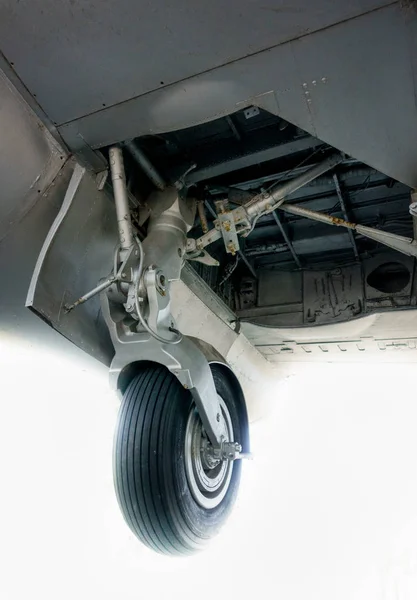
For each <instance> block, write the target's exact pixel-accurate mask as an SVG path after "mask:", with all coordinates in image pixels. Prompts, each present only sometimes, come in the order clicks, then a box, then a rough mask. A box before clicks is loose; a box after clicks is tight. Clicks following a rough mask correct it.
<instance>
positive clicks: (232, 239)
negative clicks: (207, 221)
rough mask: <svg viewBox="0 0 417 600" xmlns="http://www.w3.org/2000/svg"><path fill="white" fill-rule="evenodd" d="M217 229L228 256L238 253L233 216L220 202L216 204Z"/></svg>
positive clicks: (238, 247) (237, 240)
mask: <svg viewBox="0 0 417 600" xmlns="http://www.w3.org/2000/svg"><path fill="white" fill-rule="evenodd" d="M215 204H216V208H217V211H218V212H217V219H218V227H219V228H220V232H221V235H222V237H223V241H224V246H225V248H226V252H227V253H228V254H232V255H233V256H234V255H235V254H236V252H238V251H239V249H240V246H239V238H238V237H237V231H236V225H235V219H234V214H233V212H232V211H231V210H227V209H226V206H225V203H224V202H223V201H221V200H219V201H217V202H216V203H215Z"/></svg>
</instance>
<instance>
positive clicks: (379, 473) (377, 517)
mask: <svg viewBox="0 0 417 600" xmlns="http://www.w3.org/2000/svg"><path fill="white" fill-rule="evenodd" d="M79 356H80V357H81V353H80V354H79ZM0 360H1V365H2V394H1V401H0V446H1V453H0V456H1V465H0V472H1V478H2V486H1V490H2V491H1V500H0V503H1V510H0V531H1V536H0V561H1V562H0V564H1V565H2V568H1V577H0V597H1V598H2V599H4V600H23V599H25V600H26V599H27V598H42V600H50V599H51V600H52V599H53V600H55V599H56V598H59V599H60V600H66V599H67V598H68V599H71V600H73V599H74V598H77V599H78V600H84V599H86V600H87V599H88V600H92V599H94V600H95V599H97V600H107V599H109V600H110V599H112V600H113V599H116V598H117V599H119V598H123V599H124V600H129V599H137V598H152V599H153V600H159V599H164V600H165V599H173V598H178V599H180V598H181V600H188V599H191V598H192V599H193V600H194V599H195V598H196V597H199V598H202V599H203V600H204V599H206V598H207V599H208V598H210V599H212V598H213V591H214V590H218V591H219V593H221V597H223V598H232V597H233V598H242V599H251V600H252V599H253V598H270V597H272V598H283V599H285V600H306V599H308V600H316V599H317V600H319V599H320V600H330V599H331V600H334V599H335V598H337V599H338V600H365V599H366V600H411V599H413V600H414V599H415V598H416V597H417V469H416V456H417V436H416V422H417V404H416V402H415V394H414V392H413V389H414V385H413V381H414V378H413V375H414V371H413V368H412V367H411V368H410V366H398V365H384V366H383V368H382V369H381V368H380V366H369V365H368V367H367V370H365V369H364V368H361V367H360V366H357V367H354V366H352V365H349V366H348V367H346V366H345V365H339V366H337V367H336V366H332V365H315V366H314V369H313V368H311V366H310V367H305V366H302V365H301V366H300V365H299V366H297V369H295V370H296V373H295V375H294V376H293V377H291V378H290V379H287V380H285V381H276V382H274V383H273V384H271V389H270V399H271V407H270V408H271V409H270V411H269V418H268V419H264V420H261V421H258V422H257V423H256V424H255V425H254V426H253V428H252V441H253V447H254V451H255V453H256V458H255V460H254V461H252V462H248V463H246V464H245V469H244V481H243V485H242V490H241V494H240V499H239V503H238V506H237V509H236V511H235V512H234V514H233V516H232V519H231V520H230V522H229V524H228V526H227V527H226V528H225V529H224V531H223V533H222V534H221V535H220V537H219V538H217V540H216V541H214V542H213V543H212V545H211V546H210V548H209V549H208V550H207V552H205V553H204V554H201V555H199V556H196V557H193V558H189V559H168V558H164V557H160V556H158V555H155V554H153V553H152V552H150V551H148V550H147V549H146V548H144V547H142V546H141V545H140V544H139V543H138V542H137V541H136V540H135V538H134V537H133V535H131V534H130V532H129V530H128V528H127V527H126V525H125V524H124V522H123V520H122V518H121V516H120V514H119V510H118V507H117V503H116V500H115V497H114V493H113V487H112V473H111V448H112V437H113V428H114V423H115V419H116V413H117V402H116V401H115V399H114V397H113V396H112V395H111V393H109V392H108V389H107V381H106V376H105V373H104V370H101V369H100V368H98V367H97V366H96V363H95V362H94V361H92V360H91V361H89V360H85V359H84V358H83V359H80V361H78V362H77V355H76V354H73V356H72V360H71V362H69V358H68V356H67V358H65V357H64V356H61V355H60V354H59V353H58V352H51V351H49V352H48V351H47V350H46V349H45V348H42V347H39V346H33V345H31V344H29V343H23V342H22V341H21V340H19V339H17V338H12V337H11V336H10V335H7V337H6V336H5V334H3V335H2V337H0ZM46 361H47V362H46ZM45 364H47V365H48V371H47V373H45V371H44V368H45Z"/></svg>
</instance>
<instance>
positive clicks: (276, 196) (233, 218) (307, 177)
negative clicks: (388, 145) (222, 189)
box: [187, 153, 343, 254]
mask: <svg viewBox="0 0 417 600" xmlns="http://www.w3.org/2000/svg"><path fill="white" fill-rule="evenodd" d="M342 161H343V155H342V154H340V153H337V154H332V155H331V156H328V157H327V158H326V159H325V160H323V161H322V162H321V163H319V164H317V165H315V166H314V167H312V168H311V169H308V171H306V172H305V173H303V174H302V175H300V176H299V177H295V178H294V179H291V181H288V182H286V183H282V184H277V185H276V186H274V187H272V188H271V189H270V190H269V191H267V192H262V193H261V194H257V195H256V196H255V197H254V198H252V199H251V200H250V201H249V202H248V203H247V204H245V205H243V206H239V207H238V208H235V209H234V210H227V209H226V208H225V207H224V206H223V207H222V209H221V210H219V211H218V218H217V219H216V220H215V221H214V229H211V230H210V231H208V232H207V233H205V234H204V235H202V236H201V237H199V238H198V239H197V240H189V241H188V247H187V250H188V251H189V252H195V251H196V250H197V251H198V250H203V248H205V247H206V246H208V245H209V244H212V243H213V242H215V241H216V240H219V239H220V238H222V237H223V239H224V243H225V247H226V252H228V253H229V254H235V253H236V252H238V251H239V242H238V241H237V234H239V235H242V236H244V237H245V236H246V235H248V234H249V233H250V232H251V231H252V229H253V226H254V224H255V223H256V221H257V219H258V218H259V217H260V216H262V215H266V214H268V213H270V212H272V211H274V210H276V209H277V208H279V207H280V206H281V205H282V204H283V202H284V201H285V199H286V198H287V196H289V195H290V194H292V193H293V192H295V191H297V190H298V189H300V188H301V187H303V186H304V185H306V184H307V183H309V182H310V181H312V180H313V179H316V178H317V177H320V175H323V173H326V172H327V171H329V170H330V169H333V167H335V166H336V165H338V164H339V163H341V162H342Z"/></svg>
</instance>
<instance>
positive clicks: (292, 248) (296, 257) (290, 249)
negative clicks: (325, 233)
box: [272, 210, 301, 269]
mask: <svg viewBox="0 0 417 600" xmlns="http://www.w3.org/2000/svg"><path fill="white" fill-rule="evenodd" d="M272 215H273V217H274V219H275V222H276V224H277V225H278V227H279V230H280V232H281V234H282V237H283V238H284V240H285V243H286V244H287V246H288V249H289V251H290V252H291V255H292V257H293V259H294V262H295V264H296V265H297V267H298V268H299V269H301V261H300V259H299V258H298V256H297V253H296V251H295V250H294V246H293V245H292V243H291V240H290V238H289V237H288V235H287V232H286V231H285V229H284V227H283V225H282V223H281V219H280V218H279V216H278V215H277V212H276V211H275V210H274V211H273V213H272Z"/></svg>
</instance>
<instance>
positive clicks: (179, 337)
mask: <svg viewBox="0 0 417 600" xmlns="http://www.w3.org/2000/svg"><path fill="white" fill-rule="evenodd" d="M135 240H136V243H137V245H138V248H139V267H138V273H137V277H136V282H135V307H136V312H137V315H138V318H139V321H140V323H141V325H142V327H143V328H144V329H145V330H146V331H147V332H148V333H149V334H150V335H151V336H152V337H154V338H155V339H156V340H157V341H158V342H161V343H162V344H179V343H180V342H181V341H182V339H183V335H182V333H181V332H180V331H178V329H174V328H173V327H170V328H169V331H172V333H175V334H176V335H177V339H174V340H167V339H165V338H163V337H162V336H160V335H158V334H157V333H156V332H155V331H153V330H152V329H151V328H150V327H149V325H148V323H147V322H146V319H145V317H144V316H143V315H142V310H141V308H140V302H139V284H140V279H141V276H142V270H143V259H144V254H143V248H142V243H141V241H140V240H139V238H138V237H137V236H135Z"/></svg>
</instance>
